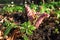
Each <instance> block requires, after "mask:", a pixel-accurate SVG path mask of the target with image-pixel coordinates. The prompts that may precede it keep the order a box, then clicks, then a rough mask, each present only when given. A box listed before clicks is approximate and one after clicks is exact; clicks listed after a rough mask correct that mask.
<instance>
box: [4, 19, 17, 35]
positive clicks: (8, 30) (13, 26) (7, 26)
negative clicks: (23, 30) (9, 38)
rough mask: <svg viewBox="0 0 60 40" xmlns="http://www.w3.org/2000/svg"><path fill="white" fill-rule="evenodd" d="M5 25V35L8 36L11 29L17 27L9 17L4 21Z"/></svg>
mask: <svg viewBox="0 0 60 40" xmlns="http://www.w3.org/2000/svg"><path fill="white" fill-rule="evenodd" d="M3 25H4V27H6V30H5V32H4V36H6V35H7V34H8V33H9V32H10V30H11V29H12V28H16V27H17V25H16V24H14V23H11V22H10V21H8V20H7V19H5V22H4V23H3Z"/></svg>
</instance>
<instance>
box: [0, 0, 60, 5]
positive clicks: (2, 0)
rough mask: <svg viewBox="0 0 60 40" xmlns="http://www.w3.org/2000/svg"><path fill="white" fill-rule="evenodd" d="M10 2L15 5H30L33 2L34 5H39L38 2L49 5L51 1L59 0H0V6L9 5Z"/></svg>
mask: <svg viewBox="0 0 60 40" xmlns="http://www.w3.org/2000/svg"><path fill="white" fill-rule="evenodd" d="M12 1H13V2H14V3H15V4H21V3H22V4H24V3H25V1H26V2H28V3H31V2H32V1H34V3H35V4H40V2H46V3H49V2H52V1H55V2H59V1H60V0H0V4H5V3H11V2H12Z"/></svg>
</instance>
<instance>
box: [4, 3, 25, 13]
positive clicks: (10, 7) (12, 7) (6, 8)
mask: <svg viewBox="0 0 60 40" xmlns="http://www.w3.org/2000/svg"><path fill="white" fill-rule="evenodd" d="M3 11H4V12H8V13H13V12H23V11H24V6H17V5H14V4H8V5H7V6H4V7H3Z"/></svg>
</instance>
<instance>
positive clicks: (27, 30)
mask: <svg viewBox="0 0 60 40" xmlns="http://www.w3.org/2000/svg"><path fill="white" fill-rule="evenodd" d="M35 29H36V28H35V27H34V26H33V25H31V23H30V21H28V22H24V23H23V24H21V28H20V31H21V32H22V33H23V34H24V35H23V36H24V40H27V39H28V37H27V35H32V34H33V31H34V30H35Z"/></svg>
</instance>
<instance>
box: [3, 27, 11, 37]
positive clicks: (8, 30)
mask: <svg viewBox="0 0 60 40" xmlns="http://www.w3.org/2000/svg"><path fill="white" fill-rule="evenodd" d="M11 29H12V27H10V26H9V27H7V29H6V30H5V32H4V36H6V35H7V34H8V33H9V32H10V30H11Z"/></svg>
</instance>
